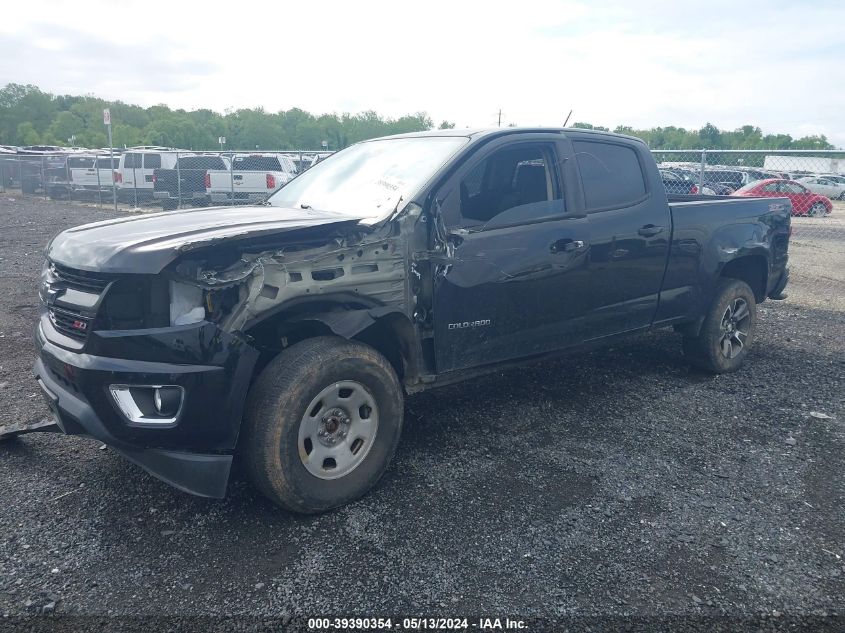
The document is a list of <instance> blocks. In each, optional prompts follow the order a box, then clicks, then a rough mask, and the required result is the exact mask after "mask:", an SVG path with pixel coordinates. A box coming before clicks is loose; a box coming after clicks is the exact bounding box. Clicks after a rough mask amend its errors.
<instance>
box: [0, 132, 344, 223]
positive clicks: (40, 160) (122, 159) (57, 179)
mask: <svg viewBox="0 0 845 633" xmlns="http://www.w3.org/2000/svg"><path fill="white" fill-rule="evenodd" d="M330 154H331V152H328V151H325V150H316V151H315V150H284V151H265V150H261V151H258V150H256V151H253V152H236V151H229V152H193V151H187V150H175V149H169V148H156V147H143V148H131V149H128V150H124V151H121V152H118V153H114V152H112V154H111V155H110V154H109V151H108V150H107V149H106V150H103V151H94V152H73V153H53V152H51V153H46V152H45V153H39V154H0V192H2V193H8V192H14V193H16V194H18V195H21V196H42V197H44V198H51V199H55V200H73V201H79V202H87V203H95V204H97V205H100V206H104V205H114V206H115V207H117V206H118V204H119V205H124V206H125V205H128V206H130V207H133V208H138V207H155V206H160V207H161V208H162V209H164V210H172V209H178V208H182V207H185V206H207V205H209V204H212V203H213V204H217V205H228V204H232V205H235V204H242V203H250V202H252V203H254V202H260V201H262V200H264V199H265V198H267V196H269V195H270V194H271V193H273V191H275V190H276V189H278V188H279V187H281V186H282V185H284V184H285V183H286V182H288V181H289V180H290V179H291V178H293V177H295V176H296V175H297V174H300V173H302V172H303V171H305V170H307V169H309V168H310V167H312V166H313V165H315V164H316V163H318V162H319V161H321V160H323V159H324V158H326V157H327V156H329V155H330Z"/></svg>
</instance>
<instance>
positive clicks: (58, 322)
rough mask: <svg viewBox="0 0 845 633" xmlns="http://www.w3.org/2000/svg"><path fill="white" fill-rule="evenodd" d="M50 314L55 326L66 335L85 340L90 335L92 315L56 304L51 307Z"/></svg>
mask: <svg viewBox="0 0 845 633" xmlns="http://www.w3.org/2000/svg"><path fill="white" fill-rule="evenodd" d="M49 315H50V322H51V323H52V324H53V327H54V328H56V330H58V331H59V332H61V333H62V334H64V335H65V336H69V337H71V338H74V339H76V340H78V341H84V340H85V339H86V338H87V337H88V332H89V330H90V329H91V323H92V322H93V319H91V318H90V317H86V316H83V315H82V314H81V313H80V312H77V311H76V310H69V309H67V308H57V307H55V306H52V307H50V308H49Z"/></svg>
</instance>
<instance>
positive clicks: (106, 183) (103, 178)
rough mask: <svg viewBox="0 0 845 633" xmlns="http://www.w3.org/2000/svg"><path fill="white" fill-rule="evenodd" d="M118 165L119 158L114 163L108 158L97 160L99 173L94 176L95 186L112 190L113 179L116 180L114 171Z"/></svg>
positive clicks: (101, 157)
mask: <svg viewBox="0 0 845 633" xmlns="http://www.w3.org/2000/svg"><path fill="white" fill-rule="evenodd" d="M118 164H119V159H118V158H117V157H115V158H114V159H113V162H112V159H111V158H109V157H108V156H105V157H103V156H100V157H99V158H97V167H96V169H97V171H96V172H95V174H94V178H95V179H96V181H95V182H94V183H93V184H95V185H98V186H99V187H101V188H109V189H111V186H112V179H113V178H114V170H115V169H117V167H118Z"/></svg>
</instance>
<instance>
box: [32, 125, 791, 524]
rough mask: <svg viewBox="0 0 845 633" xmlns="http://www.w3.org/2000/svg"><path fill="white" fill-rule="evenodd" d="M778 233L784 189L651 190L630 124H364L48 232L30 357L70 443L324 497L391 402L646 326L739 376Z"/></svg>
mask: <svg viewBox="0 0 845 633" xmlns="http://www.w3.org/2000/svg"><path fill="white" fill-rule="evenodd" d="M789 235H790V203H789V200H787V199H772V198H767V199H754V198H720V197H714V196H702V197H701V198H696V197H694V196H685V197H679V198H675V197H671V196H670V198H669V199H668V200H667V194H666V192H665V191H664V187H663V184H662V182H661V178H660V174H659V173H658V169H657V166H656V165H655V162H654V160H653V159H652V157H651V154H650V153H649V150H648V148H647V147H646V146H645V144H643V143H642V142H641V141H639V140H637V139H634V138H629V137H624V136H618V135H613V134H607V133H596V132H589V131H584V130H571V129H562V130H559V129H508V130H494V131H477V132H471V131H457V130H452V131H441V130H438V131H436V132H429V133H419V134H409V135H402V136H395V137H389V138H385V139H376V140H372V141H366V142H363V143H359V144H357V145H353V146H351V147H349V148H347V149H345V150H342V151H340V152H338V153H337V154H334V155H333V156H331V157H329V158H328V159H326V160H325V161H323V162H321V163H319V164H317V165H315V166H314V167H312V168H311V169H310V170H308V171H306V172H305V173H304V174H302V175H300V176H298V177H297V178H295V179H293V180H292V181H291V182H289V183H288V184H286V185H285V186H284V187H282V188H281V189H279V190H278V191H277V192H276V193H275V194H274V195H273V196H272V197H271V198H270V199H269V200H268V201H267V202H266V203H265V204H263V205H260V206H252V207H243V208H239V209H237V210H233V209H231V208H207V209H191V210H183V211H179V212H175V213H159V214H154V215H149V216H145V217H132V218H122V219H116V220H109V221H105V222H98V223H96V224H90V225H86V226H80V227H77V228H73V229H69V230H67V231H65V232H63V233H61V234H60V235H58V236H57V237H55V238H54V239H53V241H52V242H51V243H50V245H49V246H48V248H47V251H46V256H47V259H46V262H45V265H44V270H43V277H42V283H41V288H40V294H41V299H42V302H43V310H42V315H41V318H40V321H39V323H38V325H37V328H36V334H35V338H36V341H37V345H38V351H39V356H38V359H37V361H36V364H35V370H34V371H35V375H36V377H37V380H38V382H39V383H40V385H41V388H42V390H43V392H44V394H45V396H46V399H47V401H48V403H49V406H50V407H51V409H52V410H53V412H54V414H55V416H56V420H57V423H58V425H59V426H60V427H61V429H62V430H63V431H64V432H65V433H67V434H85V435H89V436H93V437H95V438H97V439H98V440H100V441H102V442H105V443H106V444H108V445H109V446H112V447H114V448H115V449H116V450H118V451H119V452H121V453H122V454H124V455H125V456H126V457H128V458H129V459H130V460H132V461H134V462H136V463H137V464H139V465H141V466H142V467H144V468H145V469H147V470H148V471H149V472H151V473H152V474H154V475H156V476H157V477H160V478H161V479H163V480H165V481H167V482H169V483H171V484H172V485H174V486H176V487H178V488H180V489H182V490H185V491H188V492H191V493H194V494H198V495H204V496H209V497H221V496H223V495H224V494H225V491H226V487H227V481H228V477H229V470H230V466H231V463H232V459H233V457H234V455H235V454H236V453H237V454H239V455H240V456H241V457H242V458H243V461H244V463H245V464H246V465H247V468H248V470H249V472H250V473H251V476H252V479H253V480H254V482H255V483H256V485H257V486H258V487H259V488H260V489H261V490H262V491H263V492H264V493H265V494H266V495H267V496H268V497H270V498H271V499H273V500H274V501H275V502H277V503H278V504H280V505H282V506H283V507H285V508H288V509H290V510H294V511H298V512H319V511H324V510H327V509H330V508H333V507H336V506H339V505H341V504H344V503H347V502H349V501H351V500H353V499H355V498H357V497H360V496H361V495H363V494H364V493H365V492H366V491H367V490H369V489H370V488H371V487H372V486H373V485H374V484H375V483H376V481H377V480H378V479H379V477H381V475H382V473H384V471H385V468H386V467H387V464H388V462H389V461H390V459H391V457H392V455H393V453H394V449H395V448H396V445H397V442H398V440H399V435H400V432H401V429H402V420H403V396H404V394H409V393H413V392H417V391H420V390H423V389H427V388H431V387H436V386H439V385H443V384H447V383H452V382H455V381H458V380H462V379H465V378H468V377H470V376H475V375H478V374H480V373H483V372H488V371H491V370H496V369H500V368H501V367H503V366H506V365H514V364H517V363H523V362H534V361H536V360H537V359H539V358H541V357H544V356H548V355H553V354H559V353H562V352H566V351H571V350H573V349H579V348H585V347H589V346H593V345H596V344H600V343H606V342H610V341H613V340H615V339H616V338H617V337H620V336H625V335H628V334H632V333H635V332H643V331H646V330H650V329H654V328H664V327H674V328H675V330H676V331H678V332H679V333H680V334H681V335H682V336H680V337H679V340H680V339H682V341H683V350H684V353H685V354H686V355H687V356H688V357H689V360H690V361H691V362H692V363H694V364H696V365H697V366H699V367H700V368H702V369H703V370H706V371H710V372H729V371H734V370H736V369H738V368H739V367H740V365H741V364H742V363H743V361H744V360H745V359H746V355H747V353H748V349H749V346H750V345H751V343H752V340H753V337H754V330H755V319H756V312H755V309H756V308H755V306H756V305H757V304H758V303H760V302H761V301H764V300H765V299H766V298H767V297H770V298H781V297H782V293H783V290H784V287H785V285H786V283H787V278H788V274H787V273H788V269H787V249H788V244H789Z"/></svg>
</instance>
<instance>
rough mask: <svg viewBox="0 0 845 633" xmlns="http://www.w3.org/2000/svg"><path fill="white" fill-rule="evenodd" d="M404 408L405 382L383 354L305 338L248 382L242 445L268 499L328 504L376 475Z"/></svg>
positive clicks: (346, 498) (291, 504) (300, 508)
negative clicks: (253, 382)
mask: <svg viewBox="0 0 845 633" xmlns="http://www.w3.org/2000/svg"><path fill="white" fill-rule="evenodd" d="M402 416H403V398H402V387H401V385H400V383H399V380H398V378H397V377H396V373H395V372H394V370H393V367H392V366H391V365H390V363H389V362H388V361H387V360H386V359H385V358H384V357H383V356H382V355H381V354H379V353H378V352H377V351H376V350H374V349H373V348H371V347H369V346H367V345H364V344H362V343H358V342H356V341H347V340H344V339H340V338H335V337H319V338H314V339H309V340H306V341H302V342H300V343H296V344H295V345H292V346H291V347H289V348H287V349H286V350H284V351H283V352H282V353H281V354H279V355H278V356H277V357H276V358H275V359H273V360H272V361H271V362H270V363H269V364H268V365H267V367H266V368H265V369H264V370H263V371H262V372H261V375H260V376H259V377H258V379H257V380H256V382H255V384H254V385H253V386H252V389H251V390H250V394H249V396H248V399H247V403H246V411H245V413H244V422H243V424H244V428H243V437H242V440H241V446H240V452H241V454H242V456H243V458H244V461H245V462H246V464H247V468H248V470H249V473H250V476H251V479H252V480H253V482H254V483H255V484H256V486H257V487H258V488H259V489H260V490H261V491H262V492H263V493H264V494H265V495H266V496H267V497H269V498H270V499H271V500H272V501H274V502H276V503H277V504H279V505H280V506H282V507H283V508H286V509H288V510H291V511H293V512H301V513H316V512H325V511H326V510H331V509H332V508H336V507H338V506H341V505H344V504H346V503H349V502H351V501H354V500H355V499H358V498H359V497H361V496H363V495H364V494H365V493H366V492H367V491H369V490H370V489H371V488H372V487H373V486H374V485H375V484H376V482H378V480H379V479H380V478H381V476H382V475H383V474H384V471H385V470H386V469H387V466H388V464H389V463H390V460H391V458H392V457H393V453H394V452H395V450H396V446H397V444H398V443H399V436H400V434H401V432H402Z"/></svg>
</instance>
